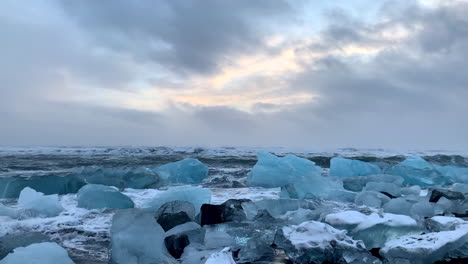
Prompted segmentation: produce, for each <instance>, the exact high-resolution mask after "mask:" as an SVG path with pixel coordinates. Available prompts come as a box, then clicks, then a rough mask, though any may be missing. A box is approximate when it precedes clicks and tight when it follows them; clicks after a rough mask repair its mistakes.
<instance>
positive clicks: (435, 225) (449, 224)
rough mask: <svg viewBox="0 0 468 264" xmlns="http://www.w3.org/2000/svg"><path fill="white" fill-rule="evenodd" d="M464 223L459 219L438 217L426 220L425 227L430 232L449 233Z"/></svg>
mask: <svg viewBox="0 0 468 264" xmlns="http://www.w3.org/2000/svg"><path fill="white" fill-rule="evenodd" d="M464 223H465V221H464V220H463V219H461V218H457V217H452V216H440V215H438V216H433V217H431V218H429V219H427V220H426V227H427V228H428V229H429V230H430V231H431V232H440V231H451V230H455V229H456V228H457V227H458V226H459V225H461V224H464Z"/></svg>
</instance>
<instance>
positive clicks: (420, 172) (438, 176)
mask: <svg viewBox="0 0 468 264" xmlns="http://www.w3.org/2000/svg"><path fill="white" fill-rule="evenodd" d="M386 173H388V174H393V175H398V176H401V177H403V178H404V179H405V181H404V184H411V185H419V186H423V187H424V186H430V185H438V184H440V185H443V184H447V183H450V182H451V180H450V178H448V177H444V175H443V174H442V173H441V172H440V171H438V170H437V169H436V167H434V166H433V165H432V164H431V163H429V162H427V161H426V160H424V159H423V158H421V157H419V156H411V157H408V158H406V159H405V160H404V161H402V162H400V163H398V164H397V165H395V166H393V167H390V168H389V169H388V170H387V171H386Z"/></svg>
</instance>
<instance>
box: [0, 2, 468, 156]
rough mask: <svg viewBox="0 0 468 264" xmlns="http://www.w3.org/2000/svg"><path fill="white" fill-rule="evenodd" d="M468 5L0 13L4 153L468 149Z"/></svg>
mask: <svg viewBox="0 0 468 264" xmlns="http://www.w3.org/2000/svg"><path fill="white" fill-rule="evenodd" d="M467 69H468V0H390V1H384V0H352V1H350V0H334V1H313V0H310V1H306V0H236V1H230V0H227V1H226V0H158V1H152V0H113V1H95V0H80V1H68V0H37V1H16V0H3V1H1V2H0V124H1V125H0V145H8V146H37V145H67V146H70V145H73V146H76V145H84V146H91V145H98V146H110V145H135V146H137V145H146V146H149V145H164V146H284V147H310V148H314V147H317V148H339V147H357V148H387V149H427V150H429V149H431V150H432V149H442V150H467V149H468V102H467V101H468V70H467Z"/></svg>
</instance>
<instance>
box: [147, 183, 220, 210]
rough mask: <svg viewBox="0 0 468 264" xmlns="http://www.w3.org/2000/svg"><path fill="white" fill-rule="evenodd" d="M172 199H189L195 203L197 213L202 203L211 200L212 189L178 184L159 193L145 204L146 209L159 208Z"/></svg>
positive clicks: (188, 200)
mask: <svg viewBox="0 0 468 264" xmlns="http://www.w3.org/2000/svg"><path fill="white" fill-rule="evenodd" d="M171 201H187V202H190V203H192V204H193V205H194V207H195V211H196V213H198V212H200V207H201V206H202V204H208V203H210V202H211V191H210V189H206V188H201V187H193V186H177V187H172V188H168V189H167V190H166V191H164V192H161V193H158V194H157V195H156V196H155V197H153V198H152V199H150V200H148V201H146V202H145V203H144V204H143V206H142V207H143V208H145V210H153V211H156V210H158V209H159V208H160V207H161V206H162V205H163V204H165V203H167V202H171Z"/></svg>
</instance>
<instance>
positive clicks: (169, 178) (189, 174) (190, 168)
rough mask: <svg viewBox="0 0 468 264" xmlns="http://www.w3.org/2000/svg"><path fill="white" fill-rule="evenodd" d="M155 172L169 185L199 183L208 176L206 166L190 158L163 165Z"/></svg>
mask: <svg viewBox="0 0 468 264" xmlns="http://www.w3.org/2000/svg"><path fill="white" fill-rule="evenodd" d="M155 171H156V172H157V173H158V174H159V175H160V177H161V179H162V180H163V181H164V182H169V183H186V184H194V183H201V182H202V181H203V179H205V178H206V177H207V176H208V166H206V165H205V164H203V163H201V162H200V161H199V160H197V159H192V158H189V159H183V160H181V161H177V162H172V163H168V164H164V165H162V166H160V167H158V168H156V170H155Z"/></svg>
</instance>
